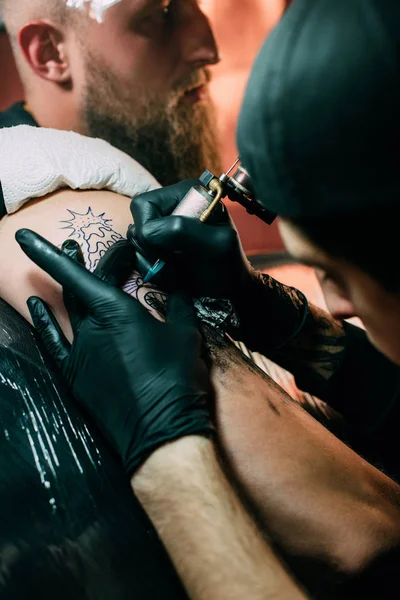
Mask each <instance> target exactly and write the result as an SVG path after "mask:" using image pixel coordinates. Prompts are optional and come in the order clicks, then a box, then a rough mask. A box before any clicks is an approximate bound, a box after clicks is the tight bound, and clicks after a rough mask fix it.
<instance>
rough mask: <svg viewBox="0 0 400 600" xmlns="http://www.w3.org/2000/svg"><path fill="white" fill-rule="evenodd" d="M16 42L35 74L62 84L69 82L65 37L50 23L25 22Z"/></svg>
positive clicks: (69, 73) (69, 71)
mask: <svg viewBox="0 0 400 600" xmlns="http://www.w3.org/2000/svg"><path fill="white" fill-rule="evenodd" d="M18 43H19V47H20V49H21V51H22V53H23V55H24V57H25V60H26V62H27V63H28V65H29V66H30V68H31V70H32V71H33V72H34V73H36V75H39V77H42V78H43V79H46V80H47V81H52V82H54V83H59V84H62V85H66V84H69V83H70V82H71V70H70V64H69V59H68V55H67V52H66V45H65V38H64V35H63V33H62V32H61V31H60V30H59V29H58V28H57V27H56V26H54V25H53V24H52V23H50V22H46V21H32V22H30V23H27V25H25V26H24V27H22V29H21V30H20V31H19V33H18Z"/></svg>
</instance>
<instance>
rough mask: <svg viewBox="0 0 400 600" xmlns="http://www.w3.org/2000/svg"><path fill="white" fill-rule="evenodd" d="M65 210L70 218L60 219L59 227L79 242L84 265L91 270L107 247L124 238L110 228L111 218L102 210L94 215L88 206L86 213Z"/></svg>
mask: <svg viewBox="0 0 400 600" xmlns="http://www.w3.org/2000/svg"><path fill="white" fill-rule="evenodd" d="M67 211H68V213H69V214H70V215H71V218H70V219H68V220H65V221H60V222H61V223H64V224H65V227H62V228H61V229H68V230H70V234H69V236H68V237H69V238H72V239H74V240H76V241H77V242H79V244H80V246H81V248H82V251H83V254H84V256H85V259H86V261H87V265H86V266H87V267H88V269H89V270H90V271H93V270H94V269H95V268H96V266H97V264H98V262H99V260H100V259H101V257H102V256H103V254H105V252H106V251H107V250H108V248H111V246H112V245H113V244H115V242H118V241H119V240H122V239H124V238H123V237H122V235H121V234H119V233H118V232H117V231H115V230H114V229H113V228H112V219H107V218H106V217H105V216H104V215H105V213H104V212H103V213H101V214H99V215H96V214H94V212H93V211H92V209H91V207H90V206H89V207H88V210H87V212H86V213H78V212H75V211H73V210H70V209H67Z"/></svg>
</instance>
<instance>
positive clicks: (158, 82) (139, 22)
mask: <svg viewBox="0 0 400 600" xmlns="http://www.w3.org/2000/svg"><path fill="white" fill-rule="evenodd" d="M174 4H175V3H174ZM176 4H177V6H176V7H175V5H174V6H172V3H171V2H169V0H156V1H149V0H123V1H122V2H120V3H118V4H116V5H115V6H113V7H111V8H110V9H109V10H108V11H107V13H106V15H105V19H104V23H102V24H98V23H97V22H96V21H94V20H93V19H90V18H89V17H88V16H87V15H80V13H79V14H78V15H74V18H73V20H72V21H71V22H70V23H69V22H67V23H66V24H64V25H60V24H59V23H57V22H56V21H54V20H48V19H39V20H38V19H34V20H31V21H28V22H26V23H25V24H24V25H23V26H22V27H20V29H19V31H18V34H17V40H18V46H19V54H20V56H21V57H22V58H23V60H24V62H25V63H26V66H27V67H28V69H26V68H25V70H24V73H25V80H26V82H27V86H26V87H27V101H28V104H29V107H30V110H31V111H32V113H33V115H34V117H35V118H36V120H37V121H38V122H39V124H40V125H41V126H43V127H53V128H56V129H73V130H75V131H78V132H82V133H83V132H84V129H85V124H84V123H83V122H82V98H83V97H84V94H85V88H86V81H87V75H88V70H90V64H87V63H86V60H85V52H86V53H90V54H91V55H93V56H95V57H96V60H97V61H98V63H99V64H101V65H103V66H104V68H105V69H106V70H109V71H110V72H111V73H112V74H113V75H114V77H115V80H116V81H117V82H118V86H119V89H117V90H116V91H117V93H118V92H121V93H122V95H123V96H124V98H126V102H127V103H128V105H127V106H125V109H126V110H130V111H131V112H135V114H137V111H138V110H139V111H140V110H144V107H145V102H144V99H145V98H146V97H148V96H150V97H152V98H154V97H156V98H158V99H159V101H160V102H163V103H168V102H171V101H173V100H174V99H175V97H176V91H175V90H176V87H177V86H179V85H181V84H182V83H183V84H184V82H185V81H189V84H188V86H187V87H190V88H193V86H194V84H195V83H197V84H203V83H206V77H205V73H204V68H205V67H206V66H209V65H213V64H216V63H217V62H218V61H219V57H218V49H217V46H216V42H215V39H214V36H213V33H212V31H211V28H210V25H209V22H208V20H207V18H206V16H205V15H204V13H203V12H202V11H201V9H200V7H199V6H198V4H197V2H196V1H195V0H189V1H187V2H182V1H179V2H177V3H176ZM70 10H73V9H70ZM82 50H83V51H82ZM138 88H139V90H140V92H139V95H140V97H139V99H138ZM207 96H208V88H207V86H205V88H203V89H201V90H199V91H198V98H195V97H194V98H193V100H197V101H201V100H204V99H206V98H207ZM99 101H101V99H100V98H99Z"/></svg>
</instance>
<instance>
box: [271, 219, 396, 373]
mask: <svg viewBox="0 0 400 600" xmlns="http://www.w3.org/2000/svg"><path fill="white" fill-rule="evenodd" d="M279 230H280V233H281V236H282V239H283V241H284V243H285V246H286V248H287V250H288V251H289V253H290V254H291V255H292V256H294V257H295V258H296V259H298V260H299V261H301V262H303V263H305V264H309V265H312V266H314V267H315V268H316V273H317V277H318V279H319V282H320V284H321V287H322V290H323V293H324V296H325V300H326V304H327V307H328V310H329V312H330V313H331V314H332V315H333V317H335V318H336V319H347V318H350V317H359V318H360V319H361V320H362V322H363V324H364V326H365V328H366V331H367V335H368V337H369V339H370V341H371V342H372V343H373V344H374V346H375V347H376V348H377V349H378V350H380V351H381V352H382V353H383V354H385V355H386V356H387V357H388V358H389V359H390V360H392V361H393V362H395V363H396V364H398V365H400V318H399V314H400V295H399V294H396V293H393V292H390V291H388V290H387V289H385V288H384V287H383V286H382V285H381V284H380V283H379V282H377V281H376V280H375V279H373V278H372V277H371V276H370V275H368V274H367V273H365V272H364V271H362V270H361V269H360V268H358V267H357V266H356V265H354V264H352V263H350V262H348V261H346V260H344V259H342V258H337V257H333V256H328V255H327V254H326V253H325V252H324V251H323V249H322V248H320V247H318V246H317V245H315V244H314V243H313V242H311V241H310V240H309V239H308V238H307V237H306V236H305V235H304V234H303V233H302V232H301V231H300V229H299V228H298V227H296V226H295V225H294V224H293V223H292V222H290V221H289V220H287V219H281V221H280V225H279Z"/></svg>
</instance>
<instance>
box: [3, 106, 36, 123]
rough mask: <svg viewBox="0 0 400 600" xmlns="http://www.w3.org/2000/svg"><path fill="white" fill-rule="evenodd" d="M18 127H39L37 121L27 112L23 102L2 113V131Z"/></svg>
mask: <svg viewBox="0 0 400 600" xmlns="http://www.w3.org/2000/svg"><path fill="white" fill-rule="evenodd" d="M16 125H33V126H35V127H37V123H36V121H35V119H34V118H33V117H32V115H31V114H30V113H29V112H28V111H26V110H25V108H24V103H23V102H17V103H16V104H13V105H12V106H11V107H10V108H9V109H8V110H6V111H4V112H0V129H3V128H5V127H14V126H16Z"/></svg>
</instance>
